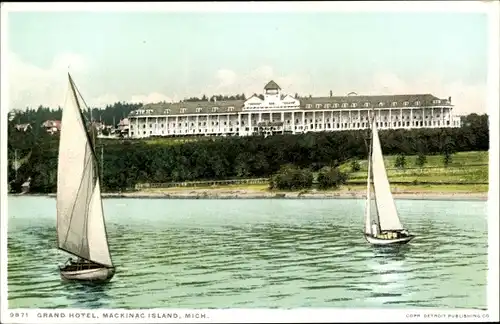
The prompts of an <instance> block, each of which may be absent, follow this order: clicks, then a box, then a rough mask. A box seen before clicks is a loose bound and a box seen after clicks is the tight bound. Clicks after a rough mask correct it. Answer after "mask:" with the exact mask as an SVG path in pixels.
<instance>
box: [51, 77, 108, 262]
mask: <svg viewBox="0 0 500 324" xmlns="http://www.w3.org/2000/svg"><path fill="white" fill-rule="evenodd" d="M68 78H69V90H68V91H69V92H68V96H67V102H66V106H65V107H64V109H63V111H62V118H61V133H60V140H59V159H58V169H57V237H58V246H59V248H60V249H62V250H64V251H67V252H70V253H72V254H74V255H76V256H79V257H81V258H84V259H87V260H90V261H93V262H96V263H99V264H102V265H104V266H112V261H111V256H110V253H109V248H108V240H107V236H106V229H105V225H104V217H103V209H102V202H101V190H100V185H99V177H98V172H99V170H98V166H97V160H96V157H95V153H94V151H93V147H92V143H91V142H90V139H89V136H88V134H87V130H86V127H85V124H84V121H83V118H82V113H81V111H80V105H79V101H78V97H77V94H76V89H75V88H74V85H73V83H72V80H71V77H69V76H68Z"/></svg>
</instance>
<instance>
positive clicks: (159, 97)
mask: <svg viewBox="0 0 500 324" xmlns="http://www.w3.org/2000/svg"><path fill="white" fill-rule="evenodd" d="M161 101H165V102H173V99H172V98H170V97H168V96H166V95H164V94H161V93H158V92H152V93H150V94H148V95H134V96H132V98H131V99H130V102H132V103H144V104H147V103H155V102H161Z"/></svg>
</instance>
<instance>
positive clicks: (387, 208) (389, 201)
mask: <svg viewBox="0 0 500 324" xmlns="http://www.w3.org/2000/svg"><path fill="white" fill-rule="evenodd" d="M372 168H373V170H372V173H373V185H374V188H375V201H376V206H377V211H378V217H379V220H378V221H379V225H380V229H381V230H382V231H388V230H402V229H403V226H402V225H401V221H400V220H399V216H398V212H397V210H396V205H395V204H394V199H393V197H392V193H391V187H390V185H389V180H388V179H387V173H386V171H385V165H384V156H383V155H382V148H381V145H380V139H379V137H378V130H377V127H376V124H375V122H373V123H372Z"/></svg>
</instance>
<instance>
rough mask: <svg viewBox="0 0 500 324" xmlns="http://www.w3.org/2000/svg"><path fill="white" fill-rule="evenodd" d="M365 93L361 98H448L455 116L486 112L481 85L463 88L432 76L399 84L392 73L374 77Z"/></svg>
mask: <svg viewBox="0 0 500 324" xmlns="http://www.w3.org/2000/svg"><path fill="white" fill-rule="evenodd" d="M365 90H366V91H364V92H363V94H387V95H389V94H406V93H430V94H433V95H435V96H437V97H439V98H446V99H447V98H448V97H451V99H452V104H454V105H455V108H454V111H455V114H457V115H461V114H468V113H471V112H476V113H486V112H487V106H486V96H487V88H486V85H485V84H466V83H464V82H463V81H462V80H456V81H452V82H444V80H443V78H442V77H441V76H439V75H435V74H423V75H422V76H420V77H417V78H415V79H413V80H403V79H401V78H400V77H399V76H397V75H396V74H394V73H377V74H375V75H374V76H373V78H372V82H371V84H370V85H369V86H368V87H367V88H366V89H365Z"/></svg>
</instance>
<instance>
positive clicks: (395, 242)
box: [365, 234, 415, 246]
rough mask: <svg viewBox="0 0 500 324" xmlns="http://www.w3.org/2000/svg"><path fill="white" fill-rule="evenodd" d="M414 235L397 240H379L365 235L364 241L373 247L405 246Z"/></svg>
mask: <svg viewBox="0 0 500 324" xmlns="http://www.w3.org/2000/svg"><path fill="white" fill-rule="evenodd" d="M414 237H415V235H408V236H405V237H399V238H394V239H380V238H377V237H374V236H371V235H367V234H365V239H366V240H367V241H368V243H370V244H373V245H381V246H382V245H384V246H385V245H401V244H406V243H408V242H410V241H411V240H412V239H413V238H414Z"/></svg>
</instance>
